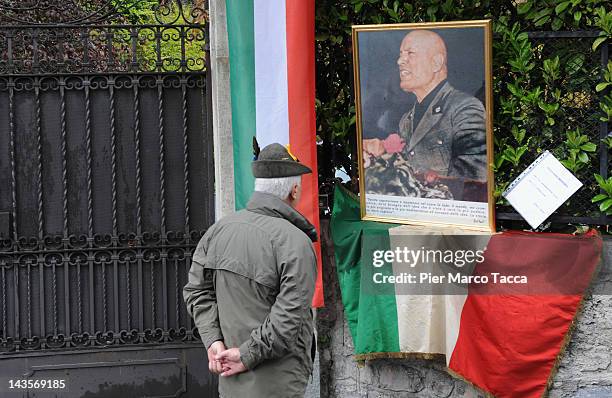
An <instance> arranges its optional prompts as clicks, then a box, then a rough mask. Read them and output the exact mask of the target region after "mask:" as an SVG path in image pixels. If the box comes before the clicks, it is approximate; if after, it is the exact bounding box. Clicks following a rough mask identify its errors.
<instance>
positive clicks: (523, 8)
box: [517, 1, 533, 15]
mask: <svg viewBox="0 0 612 398" xmlns="http://www.w3.org/2000/svg"><path fill="white" fill-rule="evenodd" d="M532 5H533V3H532V2H531V1H526V2H524V3H521V4H519V5H518V7H517V10H518V13H519V15H522V14H526V13H527V12H528V11H529V10H530V9H531V6H532Z"/></svg>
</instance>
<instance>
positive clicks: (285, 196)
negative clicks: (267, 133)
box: [183, 144, 317, 398]
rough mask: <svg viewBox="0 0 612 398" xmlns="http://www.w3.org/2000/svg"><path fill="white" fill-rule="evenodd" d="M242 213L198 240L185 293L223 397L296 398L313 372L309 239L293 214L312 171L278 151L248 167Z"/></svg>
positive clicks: (308, 228)
mask: <svg viewBox="0 0 612 398" xmlns="http://www.w3.org/2000/svg"><path fill="white" fill-rule="evenodd" d="M252 167H253V175H254V176H255V192H254V193H253V196H252V197H251V199H250V201H249V203H248V205H247V208H246V209H245V210H241V211H238V212H236V213H234V214H232V215H229V216H227V217H224V218H222V219H221V220H219V221H218V222H217V223H215V224H214V225H213V226H211V227H210V228H209V229H208V231H206V234H205V235H204V236H203V237H202V239H201V240H200V242H199V244H198V246H197V248H196V251H195V253H194V256H193V262H192V265H191V269H190V271H189V282H188V283H187V285H186V286H185V288H184V290H183V295H184V298H185V302H186V304H187V310H188V312H189V314H190V315H191V316H192V317H193V319H194V321H195V324H196V326H197V328H198V331H199V333H200V336H201V338H202V342H203V343H204V344H205V346H206V348H207V350H208V361H209V362H208V363H209V365H208V366H209V369H210V371H211V372H213V373H216V374H220V376H221V377H220V378H219V393H220V395H221V397H223V398H246V397H250V398H257V397H262V398H264V397H265V398H271V397H283V398H286V397H303V396H304V391H305V389H306V384H307V382H308V378H309V376H310V374H311V372H312V357H311V356H312V354H311V347H312V343H313V341H312V339H313V322H312V312H311V309H310V305H311V300H312V296H313V292H314V286H315V280H316V272H317V271H316V258H315V254H314V250H313V247H312V241H315V240H316V238H317V232H316V230H315V228H314V226H313V225H312V224H310V223H309V222H308V220H306V218H305V217H304V216H302V215H301V214H300V213H299V212H298V211H296V210H295V209H294V207H295V205H296V204H297V203H298V201H299V199H300V193H301V175H302V174H306V173H311V172H312V171H311V170H310V169H309V168H308V167H306V166H304V165H303V164H301V163H299V161H297V159H295V158H294V157H293V155H291V154H290V153H289V151H288V150H287V149H286V148H285V147H283V146H282V145H280V144H271V145H268V146H267V147H265V148H263V149H262V150H261V153H260V154H259V157H258V159H257V160H255V161H254V162H253V166H252Z"/></svg>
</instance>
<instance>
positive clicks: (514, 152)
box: [315, 0, 612, 217]
mask: <svg viewBox="0 0 612 398" xmlns="http://www.w3.org/2000/svg"><path fill="white" fill-rule="evenodd" d="M519 3H520V4H519V5H518V6H516V5H515V4H514V2H513V1H473V0H463V1H461V0H445V1H441V0H429V1H411V2H403V1H402V2H400V1H397V0H396V1H392V0H350V1H332V0H317V2H316V7H317V9H316V22H315V29H316V63H317V65H316V67H317V128H318V131H317V133H318V140H319V143H320V145H319V165H320V166H319V175H320V179H321V181H323V182H324V183H325V182H329V181H332V180H333V177H334V173H335V170H336V169H337V168H342V169H344V170H345V171H346V172H347V173H348V174H349V175H350V176H351V177H352V178H353V181H355V180H356V178H357V170H356V162H355V161H353V159H356V154H355V153H352V154H351V151H353V152H354V151H355V148H356V145H355V137H356V133H355V107H354V95H353V76H352V75H353V72H352V46H351V26H352V25H361V24H380V23H409V22H434V21H459V20H472V19H488V18H490V19H492V20H493V29H494V35H495V36H494V40H493V71H494V72H493V74H494V76H493V98H494V117H493V118H494V128H493V134H494V138H495V162H494V170H495V176H496V177H495V180H496V189H495V195H496V200H497V202H498V205H499V206H500V209H502V210H503V209H504V205H505V203H504V201H503V198H501V196H500V193H501V192H502V191H503V189H504V188H505V187H506V186H507V184H508V183H509V182H510V181H512V179H514V178H515V177H516V176H517V175H518V173H520V172H521V171H522V169H523V168H524V167H525V166H526V165H527V164H529V163H530V162H531V161H532V160H533V159H534V158H535V157H537V155H538V154H539V153H541V152H542V151H543V150H546V149H548V150H551V151H552V152H553V153H554V154H555V155H556V156H557V157H558V158H559V159H560V160H561V161H562V162H563V163H564V164H565V166H566V167H567V168H568V169H570V170H572V171H573V172H574V173H576V174H577V176H578V177H579V178H580V179H581V180H582V181H584V182H585V188H583V189H582V190H581V194H580V195H576V196H575V197H574V198H572V199H571V200H570V202H569V203H567V204H566V205H565V206H564V207H563V208H562V209H561V213H562V214H564V215H570V216H581V217H596V216H598V215H599V212H600V211H601V212H603V213H607V214H608V215H610V214H612V177H610V178H608V180H604V179H603V178H601V177H600V176H599V175H596V174H598V173H599V171H600V169H599V155H600V151H601V150H607V151H610V148H611V146H612V138H611V137H608V138H607V139H605V140H601V139H600V130H599V128H600V127H599V126H600V121H610V119H611V118H612V97H611V94H610V89H609V87H608V86H610V85H612V62H609V63H608V65H607V69H606V68H603V67H602V64H601V54H600V52H601V47H602V46H607V45H608V43H609V38H610V37H612V11H610V10H609V9H610V7H609V3H608V1H607V0H571V1H553V0H527V1H524V2H520V1H519ZM538 31H595V32H596V35H599V36H598V37H595V36H593V37H590V38H583V39H571V38H564V39H549V38H530V37H529V36H528V35H527V33H526V32H538ZM603 94H606V95H603ZM602 148H603V149H602ZM608 154H609V152H608ZM330 164H333V165H334V167H333V168H331V167H329V165H330ZM610 174H612V173H610V166H609V165H608V175H610ZM353 186H356V185H353Z"/></svg>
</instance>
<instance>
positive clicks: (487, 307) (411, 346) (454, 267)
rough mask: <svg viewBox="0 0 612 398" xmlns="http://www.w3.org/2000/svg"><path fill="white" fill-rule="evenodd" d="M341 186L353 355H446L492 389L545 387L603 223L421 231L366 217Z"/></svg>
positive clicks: (341, 259) (339, 237) (339, 223)
mask: <svg viewBox="0 0 612 398" xmlns="http://www.w3.org/2000/svg"><path fill="white" fill-rule="evenodd" d="M334 195H335V197H334V208H333V213H332V220H331V232H332V238H333V241H334V254H335V259H336V268H337V272H338V280H339V283H340V288H341V291H342V302H343V305H344V314H345V316H346V317H347V321H348V325H349V328H350V331H351V335H352V337H353V343H354V346H355V354H356V358H357V359H375V358H401V357H406V358H408V357H425V358H433V357H440V358H444V359H445V360H446V364H447V366H448V369H449V371H450V372H451V373H453V374H455V375H458V376H459V377H461V378H464V379H466V380H468V381H470V382H471V383H473V384H474V385H476V386H478V387H480V388H481V389H483V390H485V391H486V392H488V393H490V394H492V395H494V396H496V397H500V398H510V397H516V398H518V397H520V398H530V397H534V398H535V397H541V396H542V395H543V394H544V393H545V391H546V388H547V386H548V383H549V381H550V380H551V379H552V376H553V375H554V372H555V369H556V368H555V366H556V364H557V363H558V357H559V356H560V355H561V354H562V353H563V350H564V348H565V346H566V345H567V344H568V342H569V340H570V334H571V330H572V325H573V323H574V321H575V319H576V316H577V315H578V313H579V309H580V306H581V303H582V300H583V297H584V295H585V293H586V292H587V291H588V289H589V286H590V283H591V281H592V279H593V277H594V275H595V273H596V270H597V266H598V264H599V262H600V260H601V253H602V245H603V243H602V239H601V236H600V235H599V234H598V233H596V232H595V231H593V230H592V231H590V232H588V233H586V234H583V235H569V234H553V233H534V232H522V231H521V232H518V231H511V232H503V233H496V234H495V233H494V234H480V235H468V233H464V234H461V233H459V232H458V231H453V230H452V229H451V230H447V231H442V229H440V230H437V231H433V230H432V229H431V228H429V227H422V228H423V230H422V231H418V230H417V231H416V232H415V231H414V230H412V231H410V228H412V227H410V228H408V227H406V226H400V227H398V226H395V225H392V224H382V223H378V222H373V221H361V220H360V206H359V202H358V199H357V197H355V196H353V195H352V194H351V193H349V192H348V191H346V190H344V189H340V188H336V190H335V194H334ZM407 231H409V232H407ZM469 245H472V247H469ZM466 249H467V250H466ZM427 263H431V264H427ZM432 265H434V266H432Z"/></svg>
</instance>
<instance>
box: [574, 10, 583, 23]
mask: <svg viewBox="0 0 612 398" xmlns="http://www.w3.org/2000/svg"><path fill="white" fill-rule="evenodd" d="M580 18H582V12H581V11H576V13H575V14H574V21H576V22H580Z"/></svg>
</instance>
